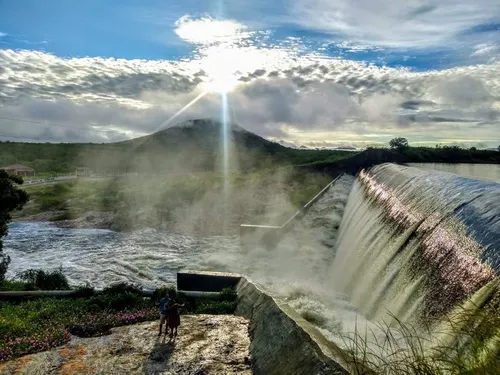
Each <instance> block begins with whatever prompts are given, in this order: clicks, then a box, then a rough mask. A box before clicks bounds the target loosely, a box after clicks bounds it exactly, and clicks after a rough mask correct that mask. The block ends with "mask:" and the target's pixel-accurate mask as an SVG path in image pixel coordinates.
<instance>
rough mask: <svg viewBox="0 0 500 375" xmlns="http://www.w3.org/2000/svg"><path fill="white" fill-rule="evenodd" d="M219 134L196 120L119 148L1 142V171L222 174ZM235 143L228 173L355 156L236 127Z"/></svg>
mask: <svg viewBox="0 0 500 375" xmlns="http://www.w3.org/2000/svg"><path fill="white" fill-rule="evenodd" d="M221 129H222V125H221V124H220V123H218V122H216V121H211V120H194V121H193V125H192V126H188V127H172V128H169V129H166V130H163V131H160V132H158V133H155V134H152V135H149V136H146V137H141V138H136V139H132V140H129V141H125V142H118V143H108V144H78V143H74V144H71V143H67V144H52V143H44V144H39V143H18V142H0V167H3V166H7V165H10V164H24V165H27V166H30V167H32V168H34V169H35V171H36V173H37V175H43V176H50V175H53V174H61V173H66V174H69V173H73V172H74V169H75V168H77V167H86V168H90V170H91V171H92V172H94V173H100V174H107V173H112V174H120V173H127V172H139V173H145V174H158V173H174V172H176V173H177V172H184V173H185V172H213V171H220V170H221V167H222V155H221V153H220V150H221V147H220V146H221V143H222V142H221ZM231 138H232V141H233V142H232V145H233V147H232V149H231V158H230V161H229V163H230V168H231V169H235V170H242V171H249V170H252V169H261V168H268V167H276V166H285V165H296V164H307V163H313V162H315V161H318V160H323V161H326V160H329V161H334V160H338V159H341V158H346V157H349V156H351V155H352V153H351V152H346V151H334V150H321V151H315V150H300V149H291V148H287V147H283V146H281V145H280V144H278V143H274V142H270V141H268V140H265V139H264V138H261V137H259V136H258V135H256V134H253V133H250V132H247V131H245V130H243V129H241V128H238V127H236V126H235V127H234V128H233V130H232V132H231ZM42 155H43V156H42Z"/></svg>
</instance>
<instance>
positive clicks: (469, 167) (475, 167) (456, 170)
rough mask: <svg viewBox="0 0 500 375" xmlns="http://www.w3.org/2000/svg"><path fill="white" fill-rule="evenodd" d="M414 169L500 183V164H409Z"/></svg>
mask: <svg viewBox="0 0 500 375" xmlns="http://www.w3.org/2000/svg"><path fill="white" fill-rule="evenodd" d="M409 165H410V166H412V167H417V168H420V169H425V170H429V171H438V172H447V173H453V174H457V175H459V176H462V177H471V178H479V179H482V180H490V181H497V182H500V165H499V164H465V163H458V164H445V163H409Z"/></svg>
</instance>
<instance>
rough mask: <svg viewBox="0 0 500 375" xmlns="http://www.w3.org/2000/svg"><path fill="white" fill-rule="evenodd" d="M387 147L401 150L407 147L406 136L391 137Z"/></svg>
mask: <svg viewBox="0 0 500 375" xmlns="http://www.w3.org/2000/svg"><path fill="white" fill-rule="evenodd" d="M389 147H390V148H392V149H395V150H398V151H402V150H404V149H405V148H407V147H408V140H407V139H406V138H402V137H398V138H394V139H391V141H390V142H389Z"/></svg>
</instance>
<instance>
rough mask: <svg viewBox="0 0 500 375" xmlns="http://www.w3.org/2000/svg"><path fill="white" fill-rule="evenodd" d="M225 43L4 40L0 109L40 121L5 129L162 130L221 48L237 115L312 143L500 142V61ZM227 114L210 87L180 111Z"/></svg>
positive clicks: (61, 136)
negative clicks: (19, 43) (127, 49)
mask: <svg viewBox="0 0 500 375" xmlns="http://www.w3.org/2000/svg"><path fill="white" fill-rule="evenodd" d="M219 47H220V46H210V47H209V48H207V49H205V50H204V51H205V52H208V54H205V55H200V56H198V57H197V58H195V59H193V60H190V61H185V62H171V61H146V60H124V59H111V58H110V59H104V58H72V59H63V58H59V57H56V56H53V55H50V54H46V53H42V52H33V51H11V50H0V102H1V103H2V105H1V106H0V117H7V118H17V119H24V120H27V121H35V122H36V123H29V122H16V121H12V120H8V119H1V118H0V134H1V135H3V136H5V135H6V134H10V135H13V136H17V137H25V138H36V139H40V140H44V141H45V140H69V141H97V142H104V141H113V140H118V139H125V138H130V137H134V136H138V135H142V134H144V133H150V132H153V131H156V130H159V127H160V126H161V125H162V124H165V122H166V120H168V119H169V118H170V117H171V116H173V115H174V114H175V113H177V112H178V111H179V110H180V109H182V107H183V106H184V105H186V104H187V103H189V102H190V101H192V100H193V99H194V98H195V97H196V96H198V95H199V94H200V93H201V92H202V89H203V81H204V80H206V79H208V77H207V75H209V76H210V74H209V72H207V71H205V72H202V70H204V68H206V67H207V66H209V65H208V64H207V61H210V60H209V59H213V60H212V61H213V64H214V69H215V68H217V61H218V60H217V58H216V56H217V55H211V53H212V52H213V51H217V52H220V53H222V54H221V55H219V56H222V57H223V58H224V59H226V58H227V59H228V60H227V61H229V63H228V65H227V66H223V65H219V69H221V68H222V69H225V70H227V71H230V72H231V74H234V76H235V77H236V78H237V79H240V80H241V81H240V83H239V84H238V86H237V87H235V89H234V91H233V92H232V93H231V94H230V96H229V99H230V104H231V107H232V108H233V112H232V113H231V116H232V117H233V118H234V119H235V120H236V121H237V122H238V123H240V125H242V126H244V127H246V128H247V129H248V130H251V131H254V132H256V133H258V134H260V135H263V136H267V137H274V138H276V139H284V140H288V141H293V142H294V143H295V144H311V145H313V144H315V143H314V142H318V140H321V141H324V142H327V144H328V145H346V144H349V145H358V146H359V145H366V144H373V143H374V142H386V141H387V140H388V139H390V138H391V137H393V136H395V135H402V136H407V137H408V138H409V139H410V141H415V142H431V144H436V143H440V142H443V140H446V139H448V140H449V139H453V140H454V141H456V140H462V142H464V143H469V144H473V143H478V142H484V141H485V140H487V141H488V142H489V143H487V144H488V145H490V146H492V147H493V146H497V145H498V144H499V143H500V98H499V93H500V79H499V77H500V63H493V64H489V65H478V66H470V67H464V68H454V69H448V70H441V71H429V72H420V73H415V72H411V71H408V70H405V69H391V68H380V67H376V66H370V65H366V64H363V63H360V62H355V61H349V60H342V59H328V58H325V57H321V56H317V55H306V56H302V57H300V56H298V55H297V54H294V52H293V51H289V50H287V49H271V50H268V49H263V48H257V47H252V46H248V47H242V48H240V49H238V48H235V49H229V50H218V49H217V48H219ZM210 48H215V49H214V50H211V49H210ZM210 51H212V52H210ZM214 53H215V52H214ZM231 54H234V55H233V57H234V60H231ZM214 56H215V57H214ZM249 57H253V59H252V61H250V58H249ZM240 58H241V59H243V60H244V61H243V62H238V61H239V59H240ZM207 59H208V60H207ZM247 60H248V61H247ZM232 61H234V64H233V62H232ZM236 67H237V68H236ZM218 116H220V97H219V95H217V94H209V95H206V96H205V97H204V98H203V99H201V100H199V101H198V102H197V103H196V104H194V105H192V106H191V107H190V108H188V109H187V110H186V111H185V112H184V113H183V114H182V115H181V116H179V117H178V118H177V120H178V121H182V120H184V119H187V118H192V117H218Z"/></svg>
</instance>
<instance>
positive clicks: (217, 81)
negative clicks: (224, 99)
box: [204, 75, 238, 94]
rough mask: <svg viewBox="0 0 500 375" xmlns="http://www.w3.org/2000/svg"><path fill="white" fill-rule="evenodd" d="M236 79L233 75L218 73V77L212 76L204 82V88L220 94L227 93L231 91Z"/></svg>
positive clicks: (236, 81)
mask: <svg viewBox="0 0 500 375" xmlns="http://www.w3.org/2000/svg"><path fill="white" fill-rule="evenodd" d="M237 84H238V80H237V79H236V77H235V76H233V75H225V76H224V75H220V76H218V77H213V78H211V79H209V80H208V81H206V82H205V83H204V89H205V91H207V92H216V93H220V94H227V93H228V92H231V91H232V90H233V89H234V88H235V87H236V85H237Z"/></svg>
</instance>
